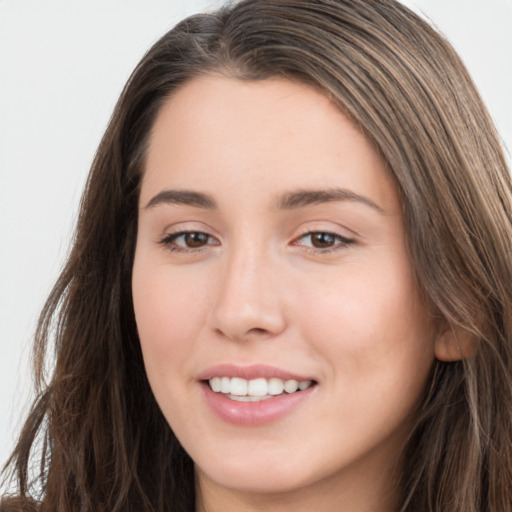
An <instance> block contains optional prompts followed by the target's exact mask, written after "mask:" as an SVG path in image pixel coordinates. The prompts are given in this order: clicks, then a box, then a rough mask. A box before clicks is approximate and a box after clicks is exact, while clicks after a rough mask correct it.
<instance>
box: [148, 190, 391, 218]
mask: <svg viewBox="0 0 512 512" xmlns="http://www.w3.org/2000/svg"><path fill="white" fill-rule="evenodd" d="M335 201H355V202H358V203H361V204H364V205H366V206H369V207H370V208H373V209H374V210H376V211H377V212H379V213H381V214H383V215H384V214H385V212H384V210H383V209H382V208H381V207H380V206H379V205H378V204H376V203H375V202H374V201H372V200H371V199H369V198H368V197H365V196H363V195H361V194H357V193H355V192H353V191H351V190H348V189H344V188H330V189H325V190H297V191H294V192H287V193H285V194H283V195H282V196H281V197H280V198H279V199H278V201H277V203H276V204H277V208H278V209H280V210H295V209H298V208H305V207H307V206H314V205H317V204H322V203H329V202H335ZM160 204H177V205H185V206H194V207H197V208H205V209H208V210H213V209H215V208H217V203H216V202H215V200H214V199H213V197H211V196H209V195H207V194H203V193H202V192H194V191H192V190H162V191H161V192H159V193H158V194H157V195H156V196H154V197H153V198H152V199H150V201H149V202H148V204H147V205H146V208H152V207H154V206H157V205H160Z"/></svg>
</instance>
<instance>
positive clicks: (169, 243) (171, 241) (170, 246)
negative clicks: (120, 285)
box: [159, 231, 355, 255]
mask: <svg viewBox="0 0 512 512" xmlns="http://www.w3.org/2000/svg"><path fill="white" fill-rule="evenodd" d="M187 235H195V236H198V235H199V236H204V237H205V238H206V240H207V242H206V243H204V244H203V245H200V246H199V247H182V246H179V245H176V240H177V239H178V238H180V237H186V236H187ZM314 235H322V236H323V237H332V238H333V239H334V240H336V242H333V245H331V246H328V247H323V248H319V247H307V246H305V245H303V244H301V243H298V242H299V241H300V240H303V239H304V238H306V237H310V241H311V242H312V237H313V236H314ZM210 240H215V239H214V237H212V236H211V235H209V234H208V233H205V232H203V231H179V232H177V233H170V234H167V235H165V236H164V237H163V238H162V239H161V240H159V244H160V245H162V246H164V247H165V248H166V249H167V250H169V251H170V252H179V253H182V254H189V253H195V252H200V251H203V250H204V248H205V247H207V246H208V245H219V244H218V243H215V244H208V241H210ZM185 243H186V242H185ZM354 243H355V240H353V239H351V238H347V237H344V236H341V235H339V234H337V233H332V232H330V231H306V232H304V233H302V234H301V235H300V236H298V237H297V238H296V239H295V240H294V241H293V242H292V245H297V246H300V247H302V248H303V249H304V250H305V251H306V252H307V253H308V254H313V255H314V254H330V253H332V252H335V251H339V250H343V249H346V248H347V247H349V246H350V245H352V244H354Z"/></svg>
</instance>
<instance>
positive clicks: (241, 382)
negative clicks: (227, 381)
mask: <svg viewBox="0 0 512 512" xmlns="http://www.w3.org/2000/svg"><path fill="white" fill-rule="evenodd" d="M230 394H231V395H238V396H244V395H247V381H246V380H245V379H240V378H238V377H233V378H232V379H231V389H230Z"/></svg>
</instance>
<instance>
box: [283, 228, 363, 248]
mask: <svg viewBox="0 0 512 512" xmlns="http://www.w3.org/2000/svg"><path fill="white" fill-rule="evenodd" d="M315 234H323V235H329V236H332V237H334V238H335V239H337V242H336V243H334V244H333V245H331V246H327V247H314V246H308V245H305V244H303V243H300V240H301V239H304V238H305V237H307V236H310V237H311V236H313V235H315ZM355 243H356V239H355V238H354V237H348V236H346V235H343V234H341V233H340V232H339V231H338V230H336V229H329V228H323V227H321V226H318V227H314V226H308V227H307V228H304V229H303V230H301V231H300V232H299V234H298V235H297V236H295V237H294V238H293V240H292V242H291V245H295V246H298V247H301V248H302V249H303V250H305V251H307V252H308V253H310V254H319V255H321V254H327V253H332V252H335V251H338V250H346V249H347V248H348V247H349V246H351V245H353V244H355Z"/></svg>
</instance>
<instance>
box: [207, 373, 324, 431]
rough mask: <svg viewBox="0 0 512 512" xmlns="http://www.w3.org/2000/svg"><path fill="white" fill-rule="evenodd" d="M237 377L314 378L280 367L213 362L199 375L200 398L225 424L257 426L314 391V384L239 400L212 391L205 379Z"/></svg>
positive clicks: (281, 414) (291, 408)
mask: <svg viewBox="0 0 512 512" xmlns="http://www.w3.org/2000/svg"><path fill="white" fill-rule="evenodd" d="M221 376H222V377H240V378H242V379H247V380H250V379H254V378H258V377H263V378H266V379H271V378H273V377H274V378H279V379H283V380H289V379H294V380H298V381H305V380H312V381H315V383H316V382H317V381H316V379H314V378H312V377H308V376H304V375H299V374H296V373H292V372H288V371H286V370H282V369H280V368H276V367H273V366H267V365H250V366H238V365H233V364H221V365H216V366H213V367H211V368H208V369H207V370H204V371H203V372H201V373H200V374H199V375H198V380H199V381H200V382H199V384H200V387H201V390H202V394H203V397H204V399H205V401H206V403H207V404H208V406H209V407H210V409H211V410H212V411H213V412H214V413H215V415H216V416H217V417H218V418H220V419H221V420H222V421H224V422H226V423H230V424H232V425H238V426H260V425H265V424H268V423H271V422H274V421H278V420H279V419H281V418H284V417H285V416H287V415H289V414H292V413H293V411H294V410H295V409H296V408H298V407H300V406H301V404H303V403H304V402H307V400H308V399H309V397H310V396H311V393H313V392H315V390H316V388H317V387H318V386H317V384H314V385H313V386H311V387H309V388H307V389H305V390H304V391H297V392H295V393H290V394H288V393H284V394H282V395H277V396H273V397H272V398H267V399H265V400H260V401H257V402H239V401H236V400H230V399H229V398H227V397H226V396H225V395H224V394H222V393H216V392H214V391H212V389H211V388H210V386H209V384H208V382H207V381H208V380H209V379H211V378H212V377H221Z"/></svg>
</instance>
